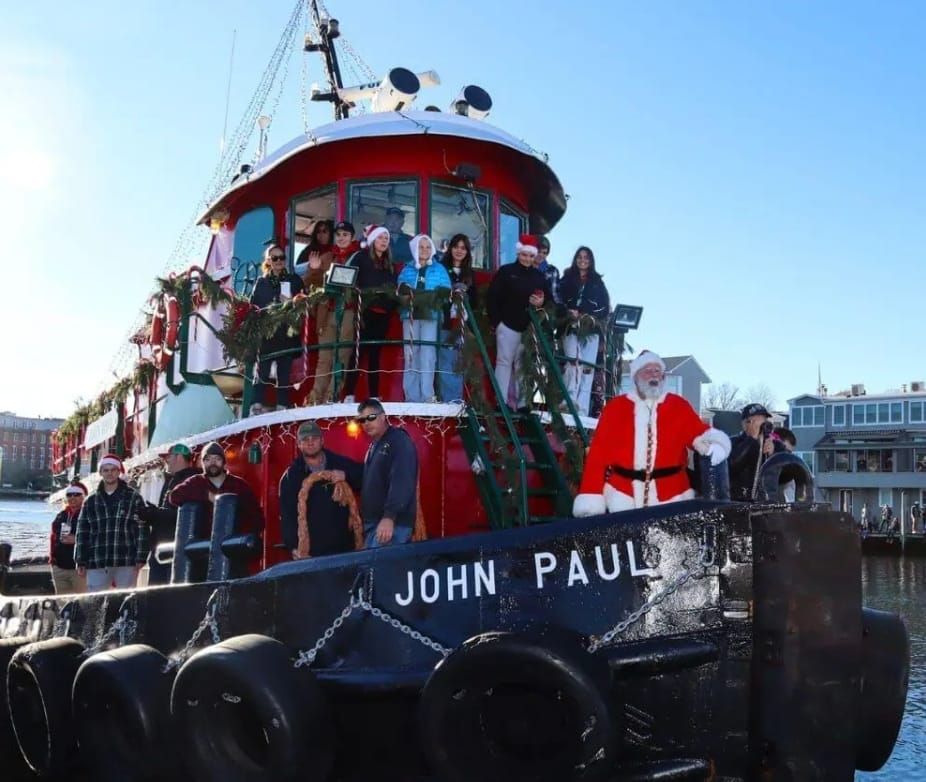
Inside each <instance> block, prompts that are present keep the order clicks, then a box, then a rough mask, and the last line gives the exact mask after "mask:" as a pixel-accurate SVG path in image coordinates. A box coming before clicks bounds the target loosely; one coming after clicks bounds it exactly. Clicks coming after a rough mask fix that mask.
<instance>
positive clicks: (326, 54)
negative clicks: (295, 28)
mask: <svg viewBox="0 0 926 782" xmlns="http://www.w3.org/2000/svg"><path fill="white" fill-rule="evenodd" d="M310 7H311V10H312V20H313V21H314V22H315V29H316V30H317V31H318V37H319V40H318V41H317V42H316V41H310V40H309V36H308V35H307V36H306V41H305V49H304V51H307V52H321V53H322V57H323V59H324V61H325V73H326V74H327V76H328V82H329V84H331V87H332V89H331V92H316V93H313V94H312V100H317V101H321V100H323V101H328V102H329V103H333V104H334V118H335V119H347V117H348V110H349V104H348V103H346V102H345V101H343V100H342V99H341V97H340V96H339V95H338V90H340V89H343V88H344V84H343V82H342V81H341V66H340V65H338V53H337V52H336V51H335V48H334V39H335V38H337V37H338V36H340V34H341V31H340V26H339V24H338V20H337V19H329V18H328V17H327V16H325V17H323V16H322V15H321V14H320V13H319V10H318V0H311V2H310Z"/></svg>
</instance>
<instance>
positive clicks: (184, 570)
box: [170, 502, 202, 584]
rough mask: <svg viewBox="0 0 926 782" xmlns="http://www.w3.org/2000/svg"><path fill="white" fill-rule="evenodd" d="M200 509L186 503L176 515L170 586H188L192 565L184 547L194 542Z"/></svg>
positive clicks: (195, 503)
mask: <svg viewBox="0 0 926 782" xmlns="http://www.w3.org/2000/svg"><path fill="white" fill-rule="evenodd" d="M201 513H202V508H201V507H200V504H199V503H198V502H187V503H185V504H184V505H181V506H180V510H179V511H178V513H177V531H176V533H175V534H174V561H173V566H172V568H171V574H170V583H171V584H188V583H189V582H190V578H191V575H192V572H191V571H192V567H193V563H192V561H191V560H190V557H189V554H188V553H187V550H186V547H187V545H188V544H189V543H192V542H193V541H195V540H196V534H197V532H198V529H197V528H198V527H199V518H200V514H201Z"/></svg>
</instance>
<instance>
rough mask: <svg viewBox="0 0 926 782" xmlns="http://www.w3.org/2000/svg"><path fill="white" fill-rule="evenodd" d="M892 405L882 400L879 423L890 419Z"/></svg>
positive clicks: (879, 408) (884, 422)
mask: <svg viewBox="0 0 926 782" xmlns="http://www.w3.org/2000/svg"><path fill="white" fill-rule="evenodd" d="M889 411H890V405H888V403H887V402H881V403H880V404H879V405H878V423H879V424H886V423H888V422H889V420H890V412H889Z"/></svg>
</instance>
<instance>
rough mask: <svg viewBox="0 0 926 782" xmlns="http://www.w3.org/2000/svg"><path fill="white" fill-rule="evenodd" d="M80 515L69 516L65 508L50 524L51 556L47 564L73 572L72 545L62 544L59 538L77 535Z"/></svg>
mask: <svg viewBox="0 0 926 782" xmlns="http://www.w3.org/2000/svg"><path fill="white" fill-rule="evenodd" d="M79 515H80V513H79V512H78V513H75V514H73V515H71V513H69V512H68V509H67V508H65V509H64V510H63V511H61V513H59V514H58V515H57V516H55V519H54V521H52V523H51V556H50V557H49V562H50V564H52V565H55V566H56V567H59V568H62V569H64V570H73V569H74V568H75V565H74V544H73V543H62V542H61V538H62V537H64V536H65V535H76V534H77V517H78V516H79Z"/></svg>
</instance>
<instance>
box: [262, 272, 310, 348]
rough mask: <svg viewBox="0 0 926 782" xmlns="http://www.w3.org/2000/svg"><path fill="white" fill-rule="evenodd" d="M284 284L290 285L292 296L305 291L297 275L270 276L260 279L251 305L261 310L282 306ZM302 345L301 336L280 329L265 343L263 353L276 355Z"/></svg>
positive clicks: (287, 273)
mask: <svg viewBox="0 0 926 782" xmlns="http://www.w3.org/2000/svg"><path fill="white" fill-rule="evenodd" d="M283 282H288V283H289V295H290V296H295V295H296V294H297V293H302V292H303V291H304V289H305V287H304V285H303V284H302V278H301V277H300V276H299V275H297V274H290V273H289V272H284V273H283V274H282V275H280V276H279V277H277V276H276V275H273V274H268V275H266V276H264V277H260V278H259V279H258V280H257V282H256V283H255V285H254V290H253V292H252V293H251V304H253V305H254V306H255V307H260V309H264V308H265V307H270V306H271V305H273V304H280V303H281V299H280V290H281V287H280V284H281V283H283ZM300 343H301V337H300V336H299V335H297V336H294V337H291V336H289V335H288V334H287V333H286V329H285V328H280V329H278V330H277V332H276V334H274V335H273V336H272V337H270V339H268V340H265V341H264V344H263V346H262V347H261V352H264V353H274V352H276V351H278V350H286V349H287V348H293V347H296V346H298V345H299V344H300Z"/></svg>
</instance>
